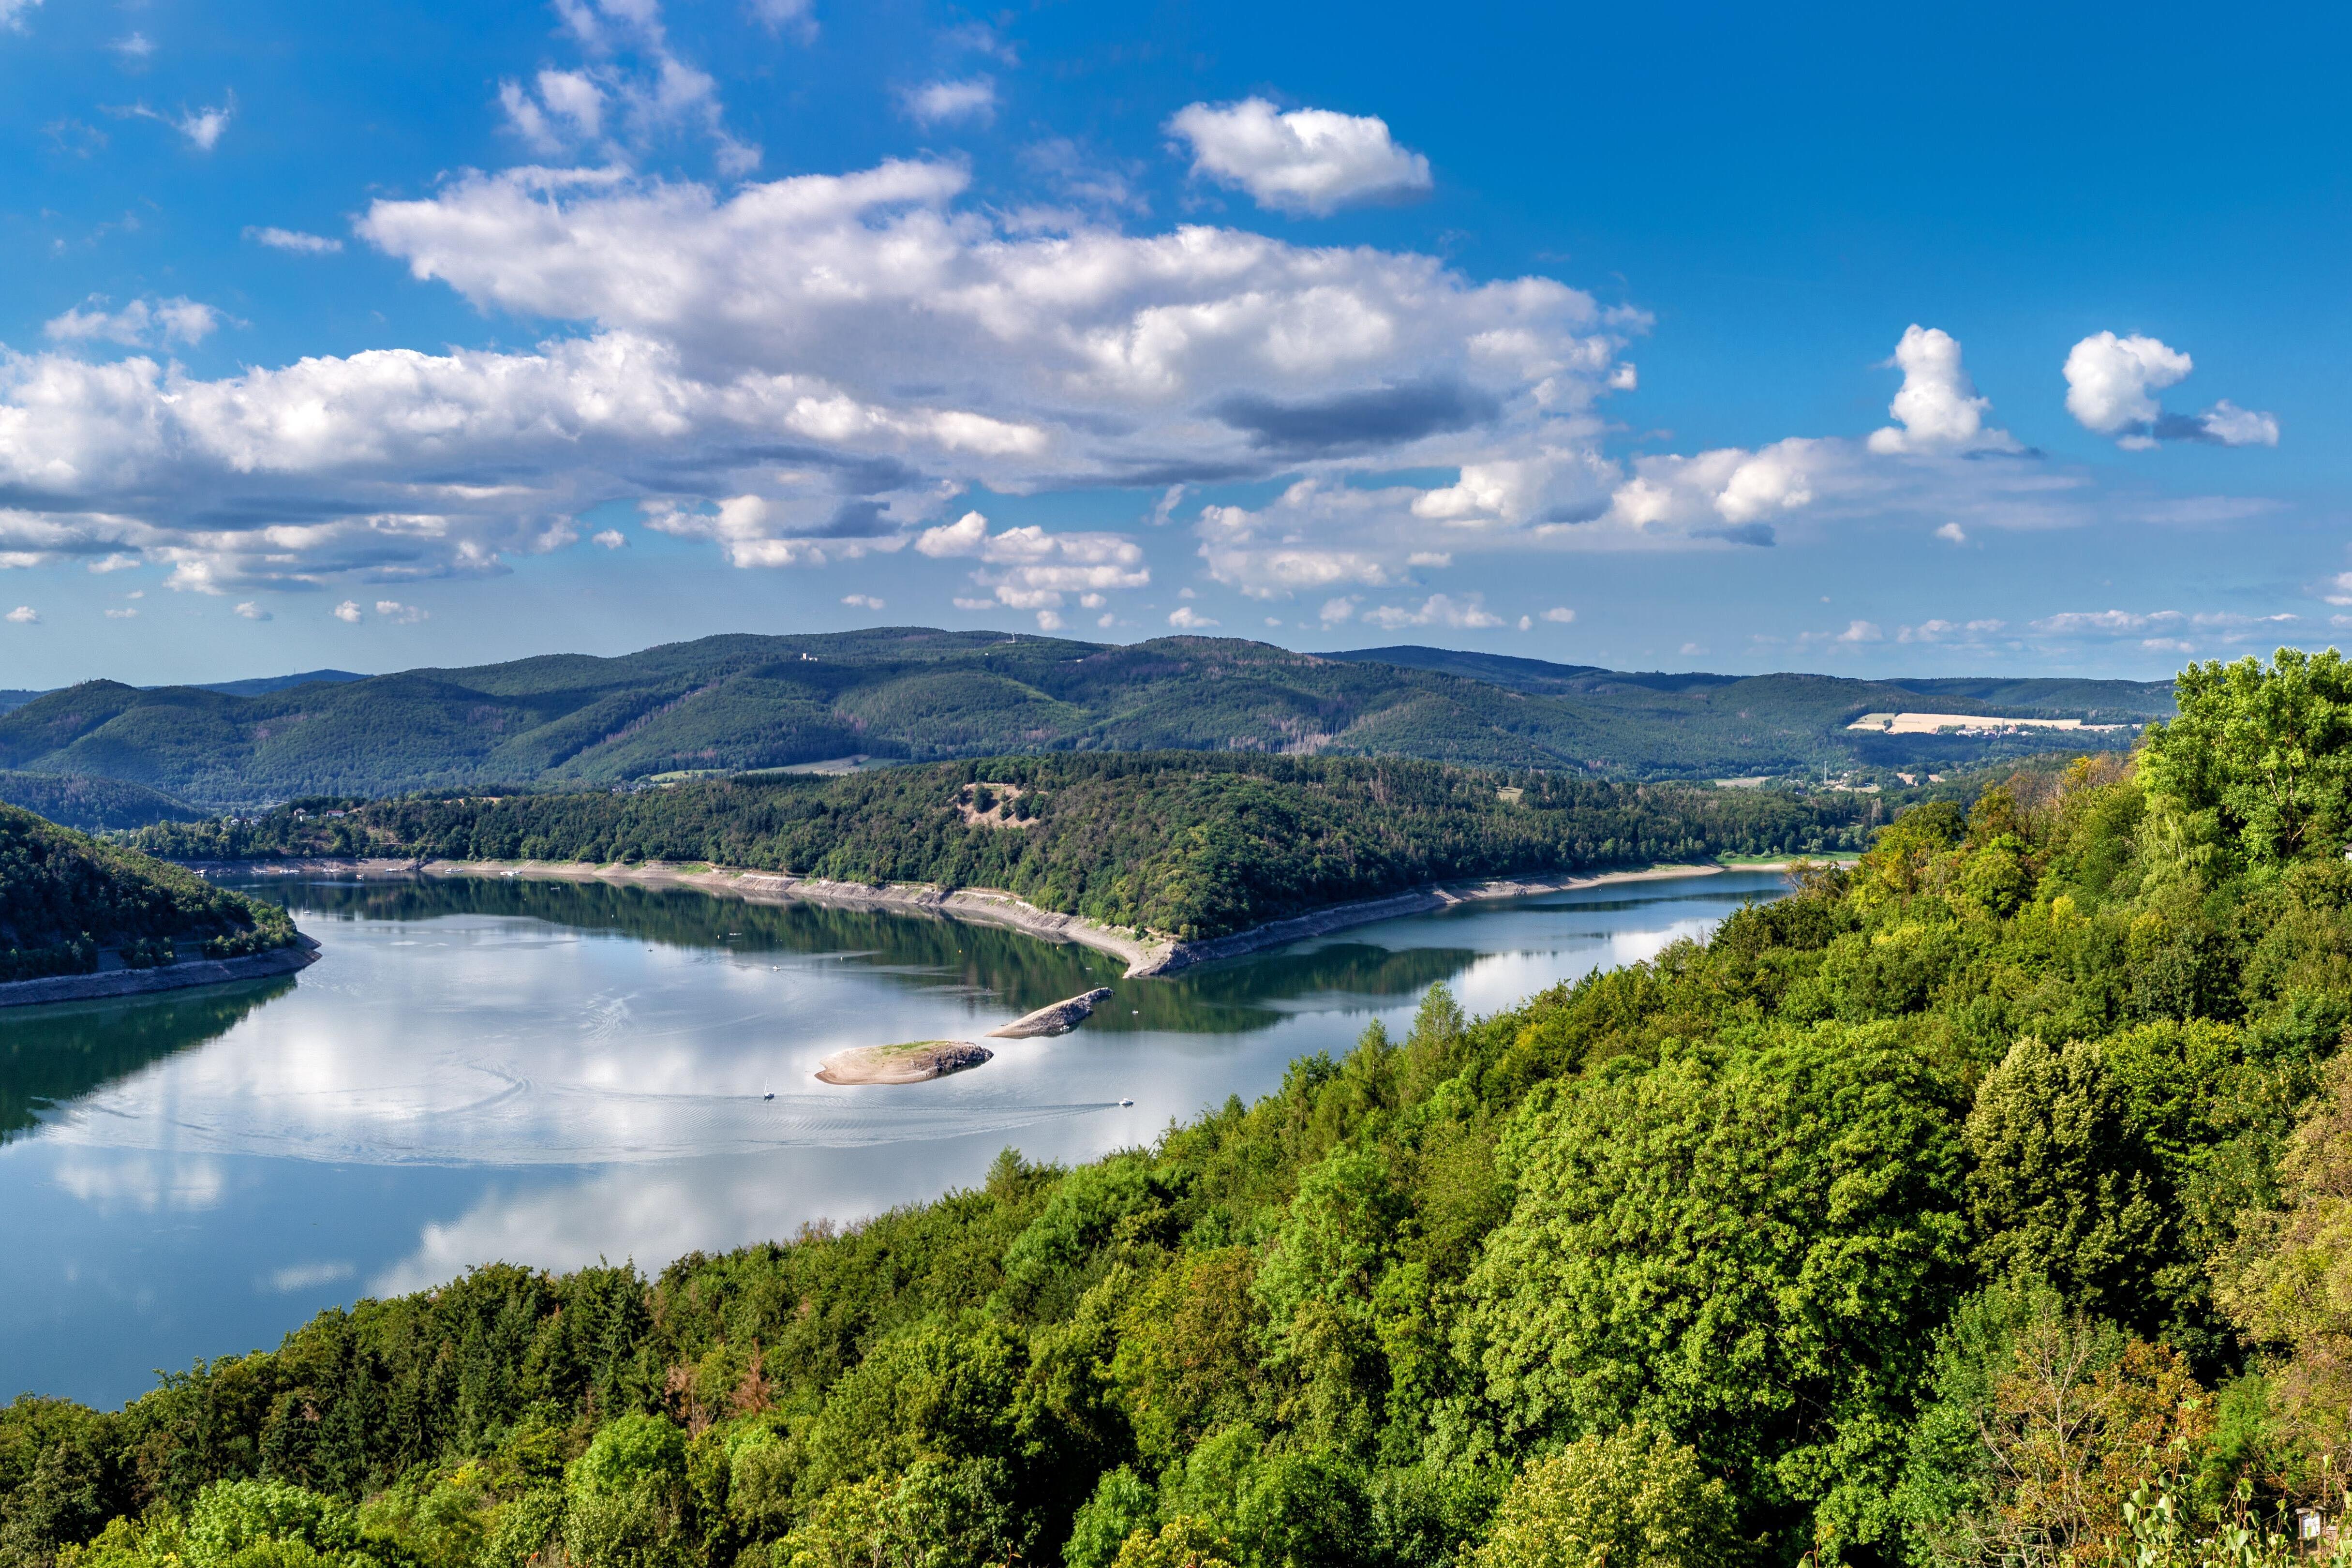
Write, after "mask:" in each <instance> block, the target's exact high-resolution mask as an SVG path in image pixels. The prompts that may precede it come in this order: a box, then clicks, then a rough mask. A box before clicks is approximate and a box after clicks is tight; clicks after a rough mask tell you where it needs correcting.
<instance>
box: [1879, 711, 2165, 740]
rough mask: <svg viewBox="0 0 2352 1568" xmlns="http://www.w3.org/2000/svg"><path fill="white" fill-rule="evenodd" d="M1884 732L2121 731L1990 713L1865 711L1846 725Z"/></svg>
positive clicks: (2106, 726)
mask: <svg viewBox="0 0 2352 1568" xmlns="http://www.w3.org/2000/svg"><path fill="white" fill-rule="evenodd" d="M1846 728H1847V729H1849V730H1876V731H1881V732H1882V733H1885V734H1888V735H1935V734H1941V733H1945V732H1949V733H1952V734H1958V735H2003V734H2014V733H2016V732H2017V731H2021V730H2091V731H2105V730H2121V729H2123V728H2125V726H2123V725H2121V724H2085V723H2084V722H2083V721H2081V720H2080V719H2003V718H2000V717H1999V716H1998V715H1994V714H1990V713H1865V714H1864V715H1863V716H1862V717H1861V718H1859V719H1856V720H1855V721H1853V723H1851V724H1848V725H1847V726H1846Z"/></svg>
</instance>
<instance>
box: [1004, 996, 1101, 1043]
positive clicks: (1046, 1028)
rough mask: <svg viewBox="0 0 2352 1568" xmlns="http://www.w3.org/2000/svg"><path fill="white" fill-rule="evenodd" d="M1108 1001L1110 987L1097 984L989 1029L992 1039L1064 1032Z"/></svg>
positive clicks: (1067, 1031)
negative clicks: (1075, 994)
mask: <svg viewBox="0 0 2352 1568" xmlns="http://www.w3.org/2000/svg"><path fill="white" fill-rule="evenodd" d="M1109 1000H1110V987H1109V986H1108V985H1100V986H1097V987H1096V988H1095V989H1094V990H1092V991H1089V992H1087V994H1085V995H1083V996H1072V997H1070V998H1069V999H1068V1000H1066V1001H1062V1002H1056V1003H1055V1004H1054V1005H1052V1006H1050V1007H1040V1008H1038V1009H1037V1010H1036V1011H1035V1012H1034V1013H1024V1014H1023V1015H1022V1016H1020V1017H1018V1018H1015V1019H1013V1022H1011V1023H1010V1024H1007V1025H1005V1026H1004V1027H1003V1028H1001V1029H991V1030H989V1031H988V1036H987V1037H988V1038H989V1039H992V1040H1027V1039H1034V1038H1035V1037H1037V1036H1039V1035H1066V1034H1068V1033H1069V1032H1070V1031H1071V1030H1072V1029H1075V1028H1076V1027H1077V1026H1079V1025H1080V1024H1083V1023H1085V1022H1086V1021H1087V1016H1089V1015H1091V1014H1092V1013H1093V1012H1094V1010H1095V1009H1096V1008H1097V1007H1099V1006H1100V1005H1103V1004H1104V1003H1105V1002H1108V1001H1109Z"/></svg>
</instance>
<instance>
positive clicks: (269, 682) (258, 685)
mask: <svg viewBox="0 0 2352 1568" xmlns="http://www.w3.org/2000/svg"><path fill="white" fill-rule="evenodd" d="M365 679H367V677H366V676H364V675H361V674H359V673H358V672H357V671H355V670H349V669H306V670H304V671H303V672H302V673H301V674H299V675H257V676H255V677H254V678H253V679H250V680H215V681H208V682H206V683H205V684H204V685H202V686H194V687H190V688H188V689H189V690H192V691H220V692H226V693H227V694H228V695H229V696H231V697H259V696H262V695H263V694H265V693H267V692H271V691H283V690H285V689H287V688H288V687H289V686H308V685H310V683H311V682H312V681H317V680H323V681H329V682H341V681H346V680H365ZM147 689H148V690H151V691H168V690H172V689H173V688H171V687H149V688H147ZM47 695H48V693H47V692H46V691H0V713H5V712H7V711H9V710H11V709H16V708H22V707H23V706H24V705H25V704H26V703H27V702H30V701H32V700H33V699H35V698H37V697H47Z"/></svg>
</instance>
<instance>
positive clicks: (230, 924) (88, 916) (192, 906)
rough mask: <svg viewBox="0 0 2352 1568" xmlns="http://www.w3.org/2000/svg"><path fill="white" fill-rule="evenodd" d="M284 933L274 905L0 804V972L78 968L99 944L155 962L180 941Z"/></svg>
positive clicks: (15, 976) (246, 939)
mask: <svg viewBox="0 0 2352 1568" xmlns="http://www.w3.org/2000/svg"><path fill="white" fill-rule="evenodd" d="M293 939H294V928H293V926H292V924H291V923H290V922H289V921H288V919H287V917H286V912H285V911H284V910H280V909H277V908H275V907H273V906H270V905H268V904H263V903H259V902H257V901H255V900H250V899H247V898H244V897H242V896H240V895H238V894H236V893H233V892H229V891H226V890H225V889H220V888H215V887H213V886H211V885H210V884H208V883H207V882H205V880H204V879H202V878H200V877H197V876H194V875H193V874H191V873H189V872H187V871H184V870H183V869H181V868H179V867H177V866H167V865H164V864H163V862H161V861H158V860H152V859H150V858H147V857H146V856H144V855H141V854H137V853H134V852H132V851H131V850H127V849H123V848H121V847H116V846H113V845H110V844H103V843H100V842H98V841H96V840H93V839H90V838H88V837H84V836H83V835H81V834H79V833H76V832H74V831H72V830H71V829H69V828H64V827H59V826H57V825H56V824H54V823H51V822H47V821H44V820H43V819H41V818H40V817H37V816H34V815H33V814H32V813H31V812H29V811H23V810H19V809H18V808H17V807H16V806H12V805H0V981H8V980H24V979H30V978H34V977H37V976H39V975H45V974H75V973H83V972H85V971H87V970H89V969H92V968H94V967H96V966H97V963H98V961H99V953H100V952H101V951H106V950H112V951H118V952H122V953H123V954H124V955H125V957H127V958H129V959H131V960H132V961H133V962H141V963H160V962H165V961H168V959H169V958H170V957H171V956H172V953H173V948H174V946H175V944H178V943H183V942H185V943H191V944H194V946H195V947H196V948H197V949H199V950H201V951H202V952H205V953H206V954H208V955H211V956H215V957H227V956H231V955H234V954H236V953H240V952H258V951H260V950H262V949H264V948H270V947H279V946H283V945H284V944H285V943H287V942H291V941H292V940H293Z"/></svg>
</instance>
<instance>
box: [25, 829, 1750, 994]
mask: <svg viewBox="0 0 2352 1568" xmlns="http://www.w3.org/2000/svg"><path fill="white" fill-rule="evenodd" d="M186 864H187V865H188V866H189V867H190V868H192V869H195V870H200V871H204V872H205V873H207V874H211V875H221V874H228V875H243V876H263V877H270V876H278V877H299V876H318V875H334V876H347V877H358V878H362V879H367V878H385V879H393V878H404V877H419V876H423V877H481V878H506V877H519V878H529V879H533V880H542V879H543V880H551V881H567V882H609V883H614V884H621V885H630V886H636V887H647V888H668V887H677V888H693V889H698V890H700V891H702V892H706V893H715V894H718V895H719V896H721V897H726V898H738V899H741V900H744V901H745V902H747V903H768V904H786V903H799V902H805V903H816V904H827V905H831V906H834V907H836V908H843V909H856V910H876V911H881V912H887V913H897V914H921V915H930V916H933V917H935V918H944V919H948V920H959V921H969V922H971V923H973V924H977V925H995V926H1004V927H1008V928H1010V929H1011V930H1013V931H1022V932H1024V933H1025V934H1027V935H1030V936H1034V937H1038V938H1041V939H1042V940H1044V941H1046V942H1075V943H1076V944H1077V945H1079V946H1081V947H1090V948H1093V949H1095V950H1096V951H1097V952H1105V953H1108V954H1109V955H1110V956H1112V957H1113V958H1117V959H1120V960H1123V961H1124V962H1125V963H1126V964H1127V973H1126V974H1125V975H1124V978H1126V979H1129V980H1136V979H1143V978H1147V977H1149V976H1151V975H1157V974H1170V973H1174V972H1175V971H1177V970H1180V969H1189V968H1191V967H1192V965H1194V964H1196V963H1210V962H1213V961H1214V960H1217V959H1222V958H1238V957H1241V956H1243V955H1244V954H1245V953H1252V952H1264V951H1265V950H1266V949H1267V948H1271V947H1281V946H1284V945H1286V944H1287V943H1290V942H1299V941H1303V940H1304V939H1306V938H1307V937H1312V936H1325V935H1328V934H1329V933H1330V932H1332V931H1345V930H1347V929H1348V928H1349V927H1351V926H1360V925H1370V924H1372V923H1373V922H1375V921H1384V920H1394V919H1397V918H1399V917H1400V916H1403V915H1413V914H1425V913H1428V912H1430V911H1432V910H1444V909H1451V908H1453V907H1454V905H1456V904H1465V903H1477V902H1483V901H1486V900H1494V899H1517V898H1528V897H1532V896H1534V895H1537V894H1541V893H1564V892H1572V891H1575V890H1578V889H1584V888H1598V887H1603V886H1608V885H1612V884H1614V883H1619V882H1654V881H1664V880H1667V879H1673V878H1676V877H1712V876H1721V875H1722V874H1723V873H1725V872H1727V871H1785V870H1787V869H1788V868H1790V866H1791V865H1793V864H1795V861H1794V860H1777V861H1769V862H1764V863H1761V864H1750V865H1745V866H1723V865H1717V864H1715V863H1712V862H1707V863H1701V864H1697V865H1687V866H1681V865H1675V866H1652V867H1649V868H1645V869H1643V870H1639V871H1597V872H1590V873H1582V874H1570V873H1560V874H1555V875H1549V876H1523V877H1496V878H1487V879H1477V880H1472V881H1463V882H1444V883H1430V884H1426V885H1424V886H1422V887H1419V888H1413V889H1406V890H1405V891H1403V892H1398V893H1389V894H1384V895H1382V896H1381V897H1380V898H1377V899H1358V900H1349V901H1347V902H1343V903H1337V904H1327V905H1325V906H1323V907H1322V908H1320V909H1317V910H1308V911H1307V913H1305V914H1303V915H1293V916H1290V917H1288V918H1287V919H1284V920H1279V921H1266V922H1265V923H1264V924H1260V925H1255V926H1251V927H1249V928H1247V929H1246V930H1244V931H1234V932H1232V933H1230V934H1228V935H1225V936H1220V937H1210V938H1206V939H1204V940H1202V941H1199V942H1180V941H1177V940H1176V939H1174V938H1171V937H1155V936H1147V935H1140V934H1138V933H1135V932H1132V931H1125V930H1122V929H1118V928H1116V927H1112V926H1107V925H1103V924H1101V923H1099V922H1097V921H1091V920H1087V919H1086V918H1084V917H1083V916H1079V915H1065V914H1056V913H1055V912H1054V911H1052V910H1041V909H1039V908H1037V907H1036V906H1035V905H1034V904H1031V903H1028V902H1025V901H1024V900H1021V899H1018V898H1015V897H1014V896H1013V894H1011V893H1007V892H1003V891H1000V890H997V889H988V888H962V889H957V890H956V891H954V892H946V891H943V890H942V889H939V888H937V887H931V886H927V885H914V884H908V883H894V884H891V885H890V886H887V887H882V888H874V887H868V886H866V884H865V883H862V882H835V881H828V880H826V879H823V878H818V877H793V876H789V875H786V874H785V873H782V872H779V871H750V870H741V869H736V868H725V867H712V868H709V869H707V870H698V871H696V870H688V869H685V868H683V867H678V866H671V865H667V864H664V863H661V862H657V861H648V862H646V863H644V864H641V865H636V866H621V865H609V866H596V865H590V864H587V863H585V862H583V861H573V860H442V859H417V858H372V859H305V860H192V861H188V862H186ZM297 967H299V965H298V966H297ZM142 973H143V972H142ZM80 978H85V979H87V978H93V977H91V976H81V977H80ZM20 984H40V983H39V982H33V981H26V982H21V983H20Z"/></svg>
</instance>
